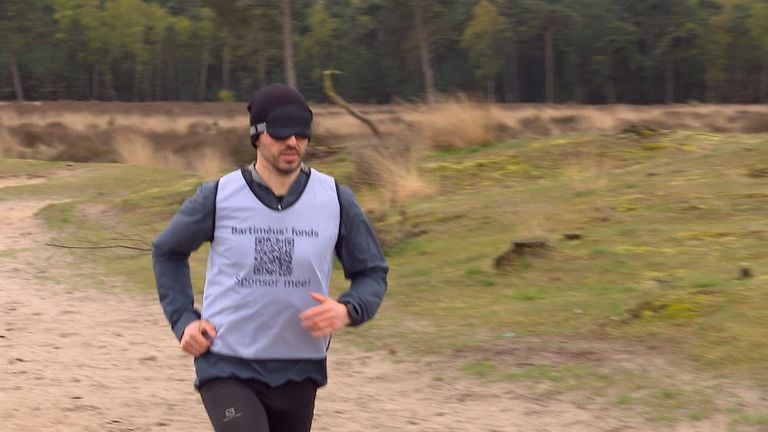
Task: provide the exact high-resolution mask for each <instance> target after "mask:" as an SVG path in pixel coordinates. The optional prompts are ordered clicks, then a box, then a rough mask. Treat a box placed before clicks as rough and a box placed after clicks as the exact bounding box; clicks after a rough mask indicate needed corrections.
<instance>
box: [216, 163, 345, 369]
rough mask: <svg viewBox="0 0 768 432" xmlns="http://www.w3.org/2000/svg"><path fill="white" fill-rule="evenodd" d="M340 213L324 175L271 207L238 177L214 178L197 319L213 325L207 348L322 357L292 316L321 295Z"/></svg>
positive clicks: (320, 342)
mask: <svg viewBox="0 0 768 432" xmlns="http://www.w3.org/2000/svg"><path fill="white" fill-rule="evenodd" d="M339 222H340V209H339V199H338V195H337V191H336V184H335V181H334V179H333V178H332V177H330V176H327V175H325V174H323V173H320V172H318V171H315V170H312V171H311V173H310V176H309V182H308V183H307V186H306V188H305V189H304V192H303V193H302V195H301V197H299V200H298V201H297V202H295V203H294V204H293V205H292V206H290V207H288V208H287V209H284V210H281V211H278V210H272V209H270V208H268V207H267V206H265V205H264V204H262V203H261V201H259V200H258V198H256V196H255V195H254V194H253V192H252V191H251V189H250V188H249V187H248V184H247V183H246V182H245V179H244V178H243V175H242V173H241V172H240V171H239V170H238V171H234V172H231V173H229V174H227V175H225V176H224V177H222V178H221V179H220V180H219V186H218V192H217V195H216V219H215V228H214V235H213V241H212V242H211V250H210V253H209V255H208V268H207V271H206V279H205V291H204V293H203V311H202V315H203V319H206V320H208V321H210V322H211V323H212V324H213V325H214V327H215V328H216V333H217V336H216V337H215V338H214V339H213V343H212V344H211V348H210V350H211V351H212V352H215V353H217V354H223V355H229V356H235V357H240V358H246V359H254V360H259V359H265V360H266V359H323V358H325V356H326V350H327V347H328V338H315V337H313V336H312V335H311V334H310V332H309V330H307V329H305V328H303V327H302V326H301V323H300V320H299V314H301V313H302V312H303V311H305V310H307V309H309V308H310V307H312V306H315V305H317V304H318V303H317V302H315V301H314V300H312V298H311V297H310V293H311V292H317V293H320V294H323V295H326V296H327V295H328V284H329V282H330V279H331V270H332V267H333V259H334V254H335V252H334V247H335V244H336V239H337V237H338V233H339Z"/></svg>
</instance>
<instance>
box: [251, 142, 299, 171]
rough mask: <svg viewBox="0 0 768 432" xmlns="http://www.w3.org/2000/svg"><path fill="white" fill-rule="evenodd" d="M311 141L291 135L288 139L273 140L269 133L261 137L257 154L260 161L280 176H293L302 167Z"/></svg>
mask: <svg viewBox="0 0 768 432" xmlns="http://www.w3.org/2000/svg"><path fill="white" fill-rule="evenodd" d="M308 143H309V139H307V138H306V137H300V136H296V135H291V136H289V137H288V138H286V139H282V140H278V139H275V138H272V136H271V135H269V133H268V132H264V133H262V134H261V135H260V136H259V140H258V141H257V147H256V153H257V158H258V160H259V161H264V162H265V163H266V164H267V165H268V166H269V168H271V169H273V170H274V171H275V172H276V173H278V174H283V175H288V174H293V173H294V172H296V170H298V169H299V168H300V167H301V160H302V158H303V157H304V153H306V151H307V144H308Z"/></svg>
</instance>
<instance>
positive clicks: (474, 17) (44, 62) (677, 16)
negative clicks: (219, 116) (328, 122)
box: [0, 0, 768, 104]
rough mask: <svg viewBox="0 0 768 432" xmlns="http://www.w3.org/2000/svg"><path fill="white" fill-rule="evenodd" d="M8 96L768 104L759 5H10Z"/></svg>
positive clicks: (108, 0) (411, 1) (5, 30)
mask: <svg viewBox="0 0 768 432" xmlns="http://www.w3.org/2000/svg"><path fill="white" fill-rule="evenodd" d="M0 40H2V41H3V42H2V44H1V46H0V99H6V100H11V99H15V100H117V101H239V100H244V99H246V98H247V96H248V94H249V93H250V92H252V91H253V90H254V89H256V88H258V87H260V86H262V85H264V84H267V83H270V82H277V81H282V82H287V83H289V84H292V85H294V86H296V87H297V88H299V89H300V90H301V91H302V92H303V93H304V94H305V95H307V97H308V98H309V99H310V100H312V101H315V102H325V101H326V100H327V99H326V98H325V96H324V95H323V90H322V71H323V70H326V69H334V70H338V71H340V72H341V73H342V74H341V75H339V76H337V77H336V78H335V80H336V88H337V90H338V92H339V93H340V94H341V95H343V96H344V97H345V98H347V99H348V100H349V101H351V102H358V103H392V102H412V101H427V102H431V101H434V100H437V99H439V98H440V95H455V94H463V95H468V96H470V97H472V98H474V99H481V100H489V101H496V102H549V103H553V102H554V103H564V102H573V103H587V104H602V103H631V104H657V103H680V102H691V101H701V102H707V103H761V102H766V101H767V100H768V2H767V1H765V0H481V1H477V0H452V1H441V0H221V1H219V0H181V1H178V0H177V1H172V0H155V1H141V0H3V1H2V2H0Z"/></svg>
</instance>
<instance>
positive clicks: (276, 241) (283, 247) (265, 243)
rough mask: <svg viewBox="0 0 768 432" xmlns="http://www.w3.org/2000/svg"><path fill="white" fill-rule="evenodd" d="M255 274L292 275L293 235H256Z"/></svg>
mask: <svg viewBox="0 0 768 432" xmlns="http://www.w3.org/2000/svg"><path fill="white" fill-rule="evenodd" d="M255 257H256V264H255V265H254V267H253V273H254V274H255V275H257V276H291V275H293V237H256V255H255Z"/></svg>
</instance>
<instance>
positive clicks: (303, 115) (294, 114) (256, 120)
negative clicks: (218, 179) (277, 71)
mask: <svg viewBox="0 0 768 432" xmlns="http://www.w3.org/2000/svg"><path fill="white" fill-rule="evenodd" d="M248 112H249V113H250V124H251V132H250V134H251V144H253V145H254V147H255V146H256V140H257V139H258V138H259V135H261V133H262V132H265V131H266V132H269V135H270V136H272V137H273V138H275V139H285V138H288V137H290V136H291V135H297V136H302V137H307V138H310V137H311V135H312V110H311V109H309V106H308V105H307V100H306V99H304V96H302V95H301V93H299V92H297V91H296V90H294V89H292V88H291V87H289V86H287V85H285V84H271V85H268V86H266V87H262V88H261V89H259V90H258V91H256V92H255V93H254V94H253V96H251V100H250V102H249V103H248Z"/></svg>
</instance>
